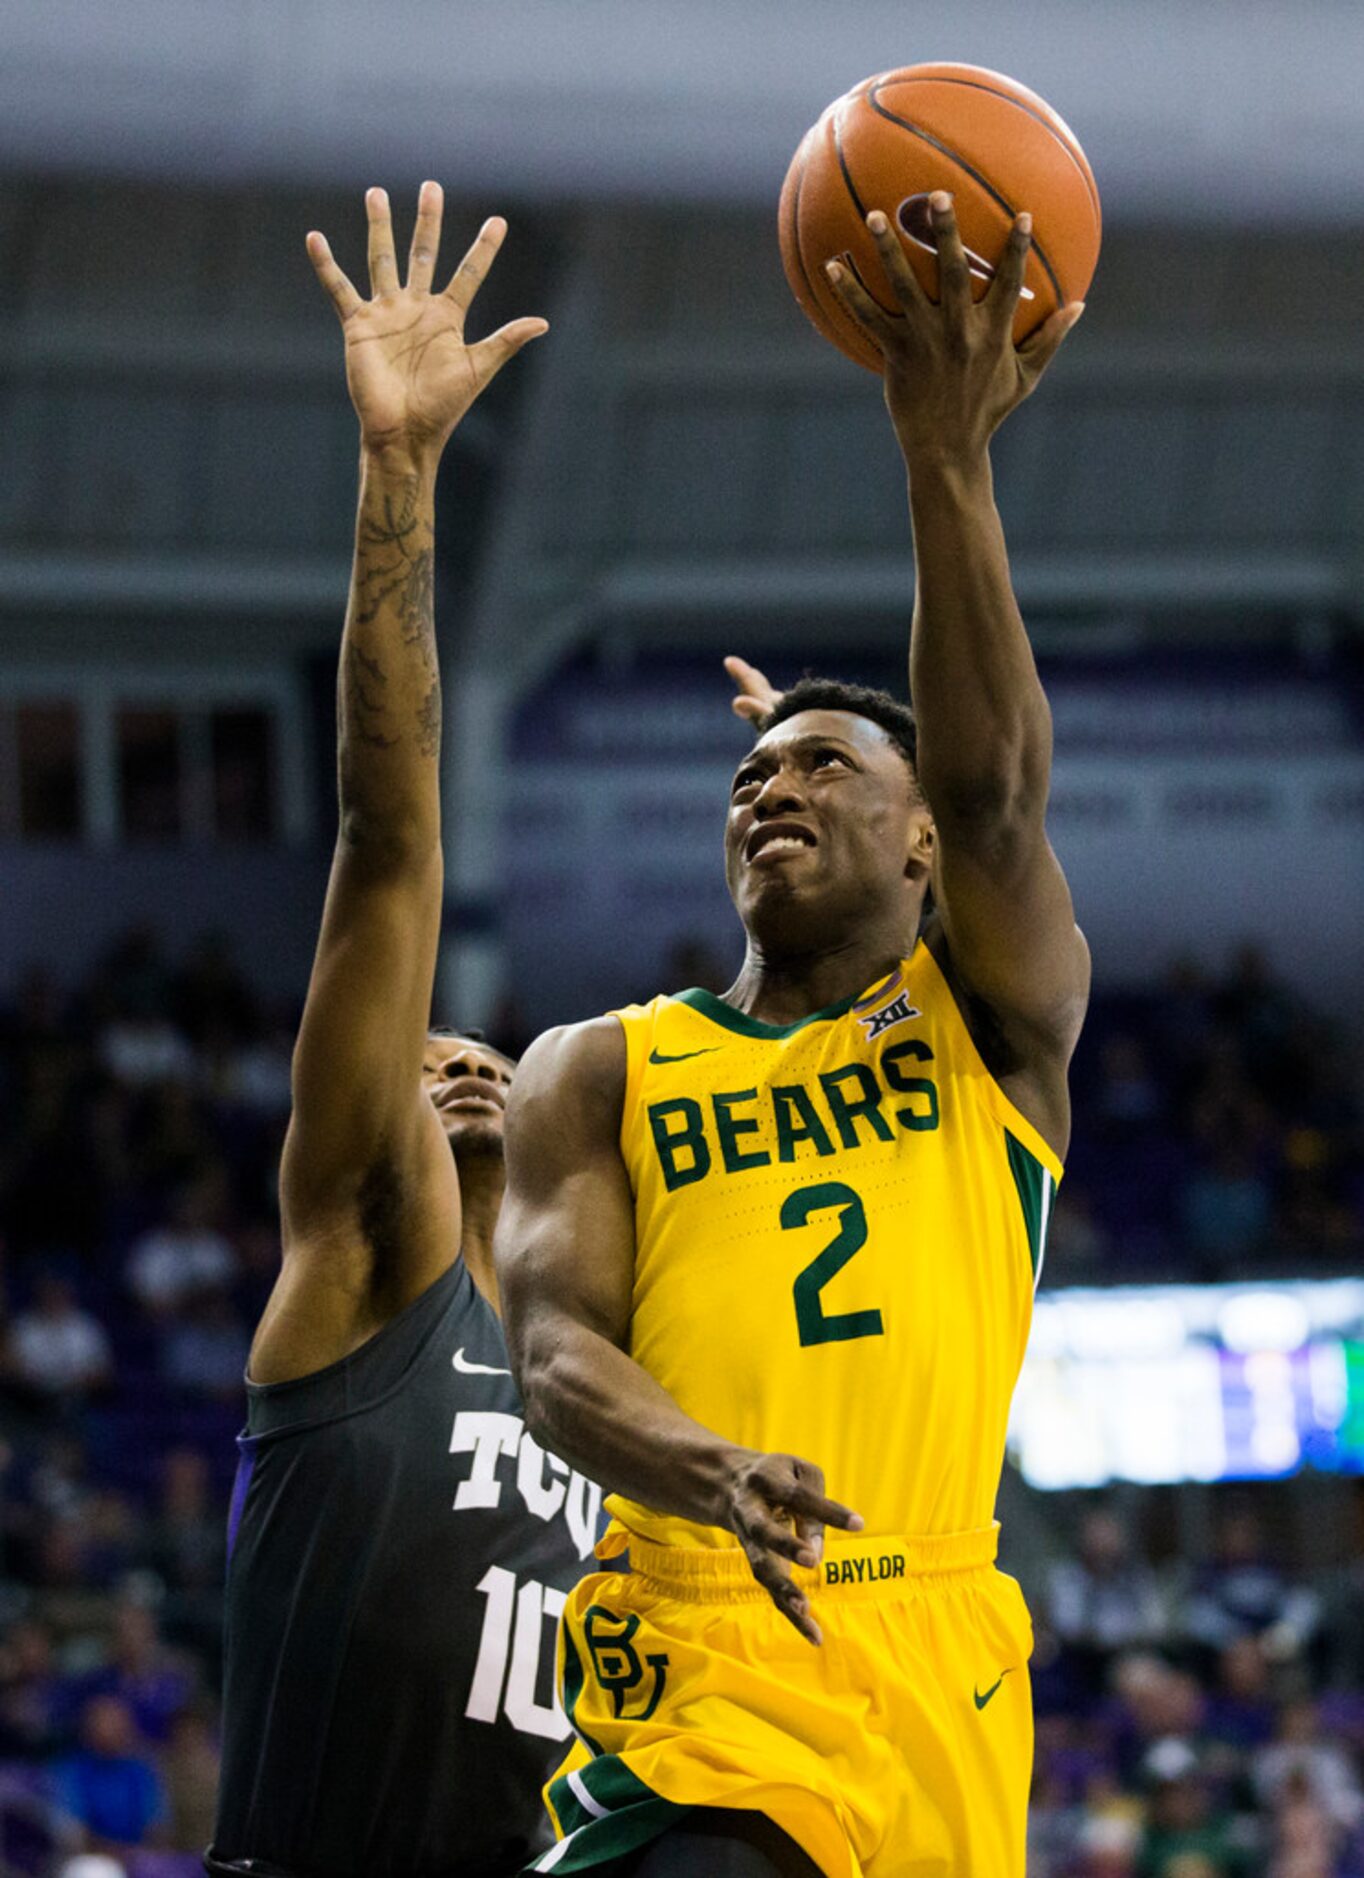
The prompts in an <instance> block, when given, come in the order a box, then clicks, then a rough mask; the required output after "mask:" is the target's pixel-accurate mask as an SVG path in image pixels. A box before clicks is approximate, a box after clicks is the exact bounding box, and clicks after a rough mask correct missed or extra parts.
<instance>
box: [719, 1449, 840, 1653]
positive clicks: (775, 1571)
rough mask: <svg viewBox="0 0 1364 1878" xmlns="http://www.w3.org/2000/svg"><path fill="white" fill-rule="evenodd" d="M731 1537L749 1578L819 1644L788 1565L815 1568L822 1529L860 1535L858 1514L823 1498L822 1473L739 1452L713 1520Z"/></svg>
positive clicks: (789, 1458)
mask: <svg viewBox="0 0 1364 1878" xmlns="http://www.w3.org/2000/svg"><path fill="white" fill-rule="evenodd" d="M718 1523H719V1524H721V1525H723V1526H727V1527H728V1528H729V1530H730V1531H731V1532H732V1533H734V1534H735V1535H736V1537H737V1538H738V1541H739V1544H740V1545H741V1546H742V1547H743V1549H744V1556H745V1557H746V1558H747V1560H748V1563H749V1565H750V1567H751V1568H752V1571H753V1576H754V1577H755V1578H756V1579H757V1581H758V1583H759V1584H760V1585H761V1586H762V1587H763V1589H764V1590H765V1591H766V1592H767V1593H768V1595H769V1596H770V1598H771V1599H772V1602H773V1603H774V1604H775V1605H776V1607H777V1609H778V1610H779V1611H780V1612H781V1614H782V1616H783V1617H785V1618H786V1619H788V1621H789V1622H790V1623H792V1624H794V1626H795V1628H796V1629H797V1630H798V1631H799V1632H800V1634H801V1636H802V1637H804V1638H805V1639H806V1640H807V1641H808V1642H810V1643H820V1642H822V1640H823V1638H822V1633H821V1631H820V1628H819V1625H818V1624H817V1623H816V1622H815V1620H814V1618H813V1617H812V1616H811V1614H810V1601H809V1599H808V1598H807V1597H806V1595H805V1593H804V1592H803V1591H802V1590H801V1588H800V1586H799V1585H797V1584H796V1583H795V1581H794V1579H793V1578H792V1577H791V1571H790V1566H791V1564H796V1565H805V1566H814V1565H818V1563H819V1561H820V1558H821V1556H822V1554H823V1551H824V1528H825V1527H826V1526H838V1527H840V1528H841V1529H842V1530H843V1531H845V1532H860V1531H861V1529H862V1516H861V1514H860V1513H854V1512H853V1511H852V1510H851V1509H850V1508H849V1507H846V1506H840V1504H839V1503H838V1501H837V1500H830V1499H826V1498H825V1494H824V1470H823V1468H821V1467H816V1466H815V1464H814V1462H813V1461H802V1460H798V1459H797V1458H796V1456H795V1455H794V1454H755V1453H752V1452H744V1453H743V1454H742V1455H741V1457H740V1459H739V1460H738V1462H737V1463H736V1465H735V1467H734V1470H733V1473H732V1474H731V1477H730V1480H729V1485H728V1491H727V1502H726V1505H725V1508H724V1510H723V1512H722V1515H721V1518H720V1520H719V1522H718Z"/></svg>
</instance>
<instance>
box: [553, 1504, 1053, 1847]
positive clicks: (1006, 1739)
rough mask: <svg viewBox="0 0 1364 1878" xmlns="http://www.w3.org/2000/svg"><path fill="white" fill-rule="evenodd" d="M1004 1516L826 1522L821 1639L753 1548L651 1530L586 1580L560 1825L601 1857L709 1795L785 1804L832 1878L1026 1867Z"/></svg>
mask: <svg viewBox="0 0 1364 1878" xmlns="http://www.w3.org/2000/svg"><path fill="white" fill-rule="evenodd" d="M997 1540H998V1527H997V1526H996V1527H991V1528H989V1529H987V1530H984V1531H981V1532H968V1533H949V1534H945V1535H935V1536H932V1537H926V1538H877V1537H869V1536H867V1535H865V1534H858V1535H856V1536H849V1535H847V1534H842V1533H837V1534H836V1533H833V1532H829V1533H827V1534H826V1541H825V1544H826V1551H825V1558H824V1560H823V1562H822V1563H821V1564H820V1565H819V1566H818V1567H816V1568H814V1569H812V1570H804V1569H797V1570H796V1572H795V1574H794V1575H795V1577H796V1579H797V1581H798V1582H799V1583H800V1584H801V1585H802V1586H803V1587H804V1588H805V1589H806V1591H807V1593H808V1596H809V1599H810V1605H811V1609H812V1611H813V1613H814V1616H815V1618H816V1621H817V1622H818V1623H819V1625H820V1628H821V1630H822V1632H823V1636H824V1641H823V1643H822V1644H821V1645H820V1646H819V1647H815V1646H814V1645H812V1644H809V1643H807V1642H806V1641H805V1639H804V1638H803V1637H801V1636H800V1635H799V1634H798V1633H797V1632H796V1631H795V1630H794V1629H793V1628H792V1627H791V1625H790V1624H789V1623H788V1622H787V1620H786V1619H785V1618H784V1617H782V1616H780V1615H779V1614H778V1612H777V1610H776V1608H775V1607H774V1605H773V1604H772V1602H771V1600H770V1599H769V1597H768V1595H767V1593H766V1592H765V1591H763V1590H762V1588H761V1587H760V1586H759V1585H757V1584H756V1583H755V1581H754V1579H753V1577H752V1574H751V1573H750V1571H749V1567H748V1563H747V1560H746V1559H745V1558H744V1557H743V1555H742V1553H739V1552H737V1551H730V1550H725V1551H713V1550H704V1549H700V1548H697V1549H683V1548H679V1547H674V1546H656V1545H648V1544H642V1543H639V1542H635V1543H632V1544H631V1547H630V1569H629V1570H628V1571H622V1572H595V1573H593V1574H591V1575H590V1576H589V1577H587V1578H584V1579H583V1580H582V1581H581V1582H580V1583H579V1585H578V1586H577V1588H576V1589H575V1590H574V1591H573V1592H572V1593H570V1595H569V1599H568V1603H567V1605H566V1607H565V1610H564V1615H563V1622H562V1623H561V1625H560V1629H559V1659H558V1661H559V1677H560V1685H559V1686H560V1694H561V1699H562V1701H563V1704H564V1709H565V1711H566V1713H567V1714H568V1716H569V1719H570V1720H571V1722H572V1723H573V1729H574V1734H575V1737H576V1739H575V1741H574V1744H573V1747H572V1750H571V1751H570V1753H569V1756H568V1759H567V1760H566V1761H565V1762H564V1764H563V1766H562V1767H561V1768H560V1769H559V1771H558V1773H557V1774H556V1775H555V1776H554V1778H553V1779H552V1780H551V1782H550V1784H549V1786H548V1787H547V1788H546V1790H545V1798H546V1802H547V1804H548V1806H549V1810H550V1814H551V1816H552V1818H553V1820H554V1824H555V1829H556V1832H557V1833H558V1835H559V1837H558V1841H557V1843H556V1844H555V1845H554V1846H552V1847H551V1848H550V1849H549V1851H547V1852H545V1853H543V1854H542V1855H541V1857H540V1858H539V1859H538V1860H537V1861H536V1863H535V1864H534V1865H533V1866H531V1867H529V1869H530V1870H534V1871H557V1872H561V1873H568V1872H578V1871H588V1870H590V1869H591V1868H592V1867H593V1866H594V1865H597V1864H600V1863H601V1862H602V1861H603V1860H606V1859H610V1858H613V1857H618V1856H619V1855H620V1854H621V1853H623V1852H626V1851H630V1850H633V1849H634V1848H635V1847H637V1846H640V1845H643V1844H645V1843H647V1841H649V1840H650V1839H652V1838H655V1837H656V1836H657V1835H658V1834H659V1833H661V1832H664V1831H666V1830H667V1828H668V1827H669V1826H670V1825H671V1824H673V1823H675V1822H677V1821H679V1820H680V1819H681V1818H682V1817H683V1816H684V1809H686V1808H687V1807H690V1806H732V1807H738V1808H752V1809H754V1810H756V1811H758V1812H762V1813H766V1814H767V1815H768V1816H769V1817H770V1818H771V1819H773V1820H775V1821H776V1823H777V1824H778V1825H779V1826H780V1827H781V1828H782V1829H783V1830H784V1831H785V1832H787V1833H788V1834H789V1835H790V1837H791V1838H792V1839H794V1840H795V1841H796V1843H797V1844H798V1845H800V1846H801V1847H803V1849H804V1850H805V1851H806V1852H807V1853H808V1854H809V1856H810V1857H811V1858H812V1859H813V1860H814V1862H815V1863H816V1864H817V1865H818V1866H819V1868H820V1870H821V1871H823V1872H825V1873H827V1874H829V1878H949V1875H950V1878H1023V1869H1024V1842H1025V1835H1026V1823H1027V1797H1028V1786H1029V1780H1030V1776H1031V1772H1032V1697H1031V1691H1030V1689H1029V1683H1028V1668H1027V1664H1028V1657H1029V1655H1030V1654H1031V1651H1032V1624H1031V1621H1030V1619H1029V1617H1028V1611H1027V1606H1026V1605H1025V1604H1024V1601H1023V1594H1022V1592H1021V1591H1020V1590H1019V1588H1018V1585H1017V1584H1016V1583H1015V1581H1014V1580H1013V1579H1012V1578H1008V1577H1006V1576H1004V1574H1003V1573H1001V1572H999V1571H996V1570H995V1567H994V1557H995V1551H996V1545H997Z"/></svg>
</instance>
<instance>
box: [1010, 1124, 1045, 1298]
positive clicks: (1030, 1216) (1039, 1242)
mask: <svg viewBox="0 0 1364 1878" xmlns="http://www.w3.org/2000/svg"><path fill="white" fill-rule="evenodd" d="M1004 1145H1005V1147H1006V1148H1007V1149H1008V1151H1009V1172H1010V1173H1011V1174H1012V1175H1013V1177H1014V1185H1015V1186H1016V1187H1017V1188H1018V1198H1019V1203H1020V1205H1021V1206H1022V1208H1023V1223H1024V1225H1025V1227H1026V1228H1027V1233H1028V1257H1029V1258H1030V1259H1031V1260H1032V1275H1033V1281H1034V1283H1035V1282H1036V1281H1037V1279H1039V1278H1040V1277H1041V1276H1042V1260H1043V1258H1044V1257H1045V1256H1046V1250H1047V1225H1048V1222H1049V1220H1050V1219H1051V1203H1052V1200H1053V1199H1054V1198H1055V1196H1056V1182H1055V1181H1054V1180H1053V1179H1052V1177H1051V1170H1050V1168H1047V1167H1043V1165H1042V1163H1041V1161H1039V1160H1038V1158H1037V1156H1036V1155H1035V1154H1033V1153H1032V1152H1031V1151H1030V1150H1029V1149H1028V1148H1025V1147H1024V1146H1023V1143H1022V1142H1021V1141H1019V1140H1018V1139H1017V1137H1016V1136H1014V1135H1011V1134H1010V1133H1009V1131H1008V1129H1007V1128H1006V1129H1005V1130H1004Z"/></svg>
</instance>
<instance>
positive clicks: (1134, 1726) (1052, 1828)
mask: <svg viewBox="0 0 1364 1878" xmlns="http://www.w3.org/2000/svg"><path fill="white" fill-rule="evenodd" d="M1263 1497H1264V1490H1263V1489H1262V1490H1261V1498H1263ZM1361 1595H1364V1575H1361V1574H1360V1573H1359V1572H1358V1571H1354V1572H1351V1571H1349V1570H1342V1571H1339V1572H1337V1573H1336V1574H1334V1575H1329V1574H1328V1575H1327V1576H1326V1577H1325V1578H1324V1579H1319V1580H1317V1581H1316V1582H1314V1583H1313V1584H1310V1585H1309V1584H1308V1583H1306V1582H1304V1581H1302V1580H1295V1579H1294V1578H1293V1577H1292V1576H1291V1575H1290V1574H1289V1573H1288V1572H1287V1571H1285V1570H1284V1568H1283V1567H1282V1565H1281V1564H1280V1563H1279V1561H1278V1560H1277V1559H1276V1557H1275V1556H1274V1551H1273V1548H1272V1547H1271V1546H1270V1544H1269V1542H1268V1540H1267V1538H1266V1535H1265V1533H1264V1531H1263V1529H1262V1527H1261V1523H1260V1521H1259V1519H1258V1518H1257V1515H1256V1513H1255V1511H1254V1510H1253V1508H1252V1506H1251V1504H1250V1503H1249V1502H1245V1503H1242V1504H1239V1505H1238V1504H1236V1503H1235V1502H1233V1503H1232V1504H1231V1505H1230V1506H1229V1507H1228V1508H1227V1510H1226V1511H1225V1512H1224V1513H1223V1516H1222V1518H1221V1520H1220V1522H1219V1526H1218V1530H1217V1533H1216V1536H1215V1540H1214V1543H1213V1546H1212V1548H1211V1556H1210V1558H1209V1560H1208V1562H1207V1563H1206V1564H1205V1565H1203V1566H1202V1567H1200V1568H1196V1569H1191V1568H1190V1567H1189V1566H1188V1565H1187V1564H1175V1565H1172V1566H1171V1567H1169V1568H1168V1569H1166V1570H1165V1571H1157V1570H1156V1569H1155V1568H1154V1567H1153V1566H1152V1564H1151V1563H1150V1562H1148V1561H1147V1560H1146V1559H1144V1558H1142V1557H1141V1556H1140V1555H1139V1554H1138V1553H1137V1552H1136V1551H1135V1550H1134V1549H1133V1548H1132V1546H1131V1545H1130V1544H1129V1541H1128V1537H1127V1534H1126V1532H1125V1530H1124V1527H1123V1526H1122V1524H1121V1523H1120V1522H1119V1520H1118V1519H1117V1518H1116V1517H1115V1516H1114V1515H1113V1513H1112V1512H1110V1511H1108V1510H1106V1509H1094V1510H1091V1511H1090V1512H1089V1513H1088V1514H1087V1515H1086V1516H1085V1517H1084V1518H1083V1520H1082V1522H1081V1524H1080V1527H1079V1531H1078V1534H1077V1538H1076V1543H1075V1550H1074V1553H1073V1555H1072V1556H1070V1557H1068V1558H1065V1559H1063V1560H1062V1561H1061V1562H1059V1563H1057V1564H1055V1565H1054V1566H1053V1567H1052V1570H1051V1574H1050V1579H1049V1581H1048V1582H1047V1584H1046V1585H1045V1586H1040V1587H1034V1594H1033V1602H1034V1611H1035V1616H1036V1620H1037V1648H1036V1652H1035V1654H1034V1658H1033V1685H1034V1702H1035V1707H1036V1715H1037V1758H1036V1766H1035V1773H1034V1790H1033V1801H1032V1808H1031V1813H1030V1822H1029V1858H1028V1872H1029V1878H1364V1628H1362V1627H1361V1625H1360V1621H1359V1611H1360V1599H1361Z"/></svg>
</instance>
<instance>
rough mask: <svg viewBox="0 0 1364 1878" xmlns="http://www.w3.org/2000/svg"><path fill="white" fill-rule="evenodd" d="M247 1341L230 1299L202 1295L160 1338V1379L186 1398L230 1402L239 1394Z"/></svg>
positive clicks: (208, 1293)
mask: <svg viewBox="0 0 1364 1878" xmlns="http://www.w3.org/2000/svg"><path fill="white" fill-rule="evenodd" d="M250 1353H251V1336H250V1332H249V1331H248V1330H247V1328H246V1325H245V1324H244V1323H243V1322H242V1319H241V1318H240V1317H239V1316H238V1314H237V1310H236V1307H235V1306H234V1304H233V1302H232V1300H231V1298H229V1297H228V1296H226V1294H225V1293H223V1292H221V1291H206V1292H204V1293H203V1294H202V1295H201V1296H200V1297H198V1298H196V1299H194V1300H193V1302H192V1303H190V1304H188V1305H187V1306H186V1307H185V1309H184V1311H183V1312H182V1313H181V1315H180V1316H179V1317H177V1318H173V1319H171V1320H170V1321H169V1322H168V1323H167V1324H166V1325H165V1327H164V1328H163V1330H162V1333H161V1374H162V1375H163V1376H164V1377H165V1379H166V1381H167V1382H168V1383H169V1384H170V1386H171V1387H172V1388H173V1389H179V1390H182V1391H183V1392H184V1393H185V1394H186V1395H203V1396H215V1397H217V1398H219V1399H220V1400H223V1401H231V1400H235V1399H236V1398H237V1397H238V1396H240V1394H241V1392H242V1378H243V1377H244V1376H245V1374H246V1359H247V1357H248V1356H249V1355H250Z"/></svg>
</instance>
